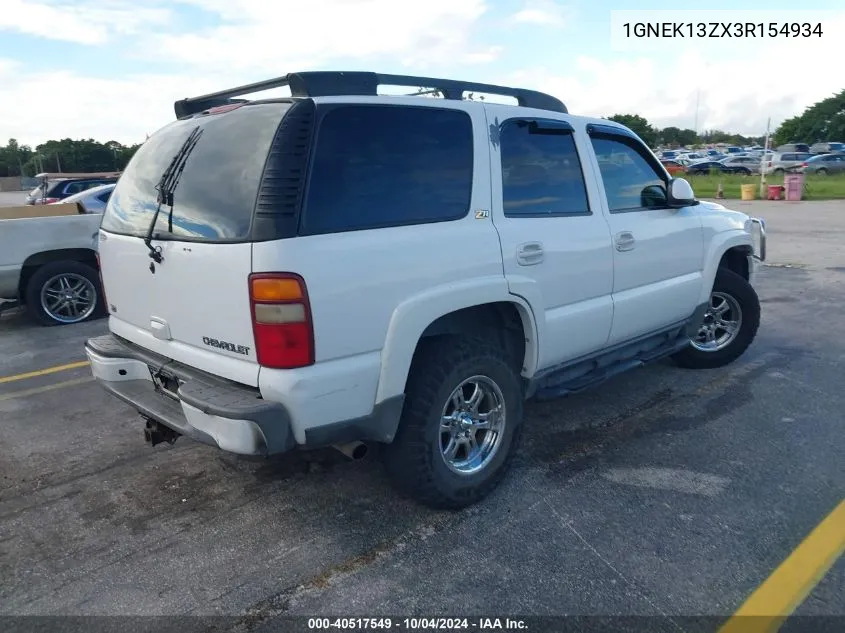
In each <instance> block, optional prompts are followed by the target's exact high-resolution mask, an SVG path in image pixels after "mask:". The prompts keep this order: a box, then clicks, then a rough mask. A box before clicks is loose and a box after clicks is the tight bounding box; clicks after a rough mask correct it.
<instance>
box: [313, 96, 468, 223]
mask: <svg viewBox="0 0 845 633" xmlns="http://www.w3.org/2000/svg"><path fill="white" fill-rule="evenodd" d="M472 166H473V145H472V121H471V119H470V117H469V115H467V114H466V113H465V112H462V111H460V110H452V109H445V108H433V107H406V106H403V107H397V106H380V105H379V106H376V105H348V106H340V107H338V108H335V109H332V110H330V111H328V112H327V113H326V115H325V117H324V118H323V120H322V121H321V123H320V126H319V131H318V134H317V141H316V146H315V150H314V158H313V162H312V166H311V173H310V176H309V182H308V194H307V200H306V205H305V208H304V211H303V215H302V218H301V223H300V234H305V235H314V234H319V233H330V232H339V231H352V230H359V229H373V228H381V227H388V226H399V225H406V224H418V223H422V222H439V221H444V220H455V219H458V218H461V217H463V216H465V215H466V214H467V212H468V210H469V205H470V195H471V191H472Z"/></svg>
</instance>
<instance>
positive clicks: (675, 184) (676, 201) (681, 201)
mask: <svg viewBox="0 0 845 633" xmlns="http://www.w3.org/2000/svg"><path fill="white" fill-rule="evenodd" d="M668 202H669V206H670V207H672V208H675V209H678V208H680V207H689V206H692V205H694V204H698V201H697V200H696V199H695V192H694V191H693V190H692V185H690V184H689V182H687V180H686V179H684V178H672V179H671V180H670V181H669V201H668Z"/></svg>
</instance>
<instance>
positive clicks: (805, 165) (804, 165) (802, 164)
mask: <svg viewBox="0 0 845 633" xmlns="http://www.w3.org/2000/svg"><path fill="white" fill-rule="evenodd" d="M801 167H809V165H807V163H801Z"/></svg>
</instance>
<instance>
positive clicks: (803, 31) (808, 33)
mask: <svg viewBox="0 0 845 633" xmlns="http://www.w3.org/2000/svg"><path fill="white" fill-rule="evenodd" d="M622 27H623V28H624V29H625V37H628V38H631V37H633V38H661V39H671V38H708V39H709V38H713V39H718V38H745V37H754V38H800V37H803V38H809V37H821V36H822V34H823V29H822V25H821V22H816V23H811V22H625V24H623V25H622Z"/></svg>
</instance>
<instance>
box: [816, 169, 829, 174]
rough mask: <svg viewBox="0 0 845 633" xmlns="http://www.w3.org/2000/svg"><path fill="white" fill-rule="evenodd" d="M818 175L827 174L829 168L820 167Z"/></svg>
mask: <svg viewBox="0 0 845 633" xmlns="http://www.w3.org/2000/svg"><path fill="white" fill-rule="evenodd" d="M816 175H817V176H827V169H826V168H825V167H820V168H818V169H817V170H816Z"/></svg>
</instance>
